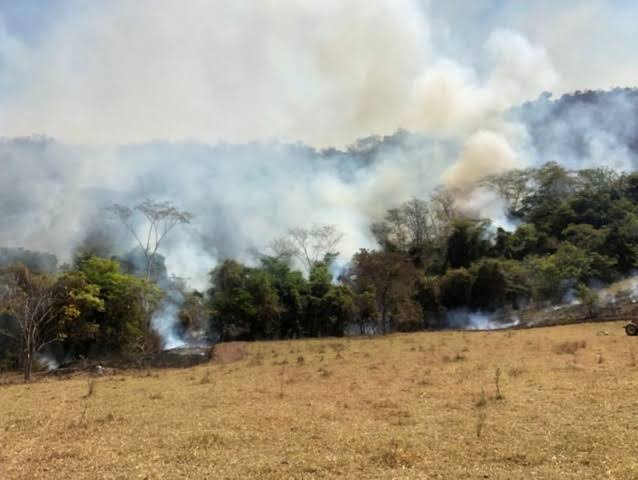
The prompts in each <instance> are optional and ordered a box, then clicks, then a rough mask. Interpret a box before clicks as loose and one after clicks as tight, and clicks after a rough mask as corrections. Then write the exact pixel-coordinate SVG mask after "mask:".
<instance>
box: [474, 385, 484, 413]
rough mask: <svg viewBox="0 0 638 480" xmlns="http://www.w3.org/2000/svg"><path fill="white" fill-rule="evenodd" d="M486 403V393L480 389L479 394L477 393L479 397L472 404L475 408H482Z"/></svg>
mask: <svg viewBox="0 0 638 480" xmlns="http://www.w3.org/2000/svg"><path fill="white" fill-rule="evenodd" d="M486 405H487V395H485V390H484V389H481V394H480V395H479V397H478V398H477V399H476V400H475V401H474V406H475V407H476V408H483V407H485V406H486Z"/></svg>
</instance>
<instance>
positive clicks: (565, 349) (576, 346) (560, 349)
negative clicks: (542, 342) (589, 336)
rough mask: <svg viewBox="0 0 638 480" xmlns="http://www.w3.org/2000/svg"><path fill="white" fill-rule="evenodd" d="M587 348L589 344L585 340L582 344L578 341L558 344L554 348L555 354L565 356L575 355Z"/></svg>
mask: <svg viewBox="0 0 638 480" xmlns="http://www.w3.org/2000/svg"><path fill="white" fill-rule="evenodd" d="M586 347H587V342H585V341H584V340H581V341H580V342H578V341H573V342H561V343H559V344H557V345H556V346H554V352H555V353H557V354H559V355H564V354H569V355H574V354H575V353H576V352H577V351H578V350H580V349H581V348H586Z"/></svg>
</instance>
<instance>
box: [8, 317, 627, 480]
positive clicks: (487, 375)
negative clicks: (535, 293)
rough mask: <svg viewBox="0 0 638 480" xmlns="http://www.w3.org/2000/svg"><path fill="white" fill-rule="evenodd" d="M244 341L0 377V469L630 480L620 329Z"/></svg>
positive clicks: (36, 474) (14, 475)
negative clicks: (222, 359) (182, 366)
mask: <svg viewBox="0 0 638 480" xmlns="http://www.w3.org/2000/svg"><path fill="white" fill-rule="evenodd" d="M245 348H246V354H245V356H244V358H243V359H241V360H239V361H236V362H232V363H216V364H210V365H204V366H200V367H196V368H192V369H187V370H155V371H150V372H138V373H127V374H123V375H119V374H118V375H111V376H105V377H100V378H98V379H96V380H95V383H94V384H93V385H92V386H91V385H90V379H88V378H87V377H74V378H72V379H67V380H57V379H45V380H43V381H39V382H37V383H34V384H31V385H6V386H2V387H0V478H2V479H5V478H7V479H34V478H51V479H55V478H59V479H69V478H73V479H84V478H86V479H94V478H113V479H115V478H118V479H119V478H121V479H131V478H148V479H156V478H157V479H160V478H167V479H168V478H171V479H172V478H185V479H186V478H188V479H198V478H209V479H248V478H265V479H280V478H294V479H302V478H348V479H363V478H378V479H389V478H397V479H398V478H401V479H437V478H441V479H462V478H480V479H482V478H490V479H531V478H542V479H557V478H561V479H571V478H573V479H577V478H578V479H602V478H615V479H625V478H626V479H632V478H638V464H637V462H636V461H635V460H634V458H635V454H636V452H635V449H636V445H638V429H636V426H637V425H638V408H637V406H638V396H637V393H638V388H637V387H638V367H637V366H636V365H637V364H636V356H637V355H638V339H636V338H631V337H626V336H625V335H624V333H623V330H622V324H621V323H599V324H584V325H572V326H566V327H555V328H547V329H535V330H525V331H523V330H519V331H507V332H445V333H419V334H409V335H393V336H389V337H385V338H375V339H322V340H308V341H291V342H268V343H255V344H249V345H246V347H245ZM634 352H635V353H634Z"/></svg>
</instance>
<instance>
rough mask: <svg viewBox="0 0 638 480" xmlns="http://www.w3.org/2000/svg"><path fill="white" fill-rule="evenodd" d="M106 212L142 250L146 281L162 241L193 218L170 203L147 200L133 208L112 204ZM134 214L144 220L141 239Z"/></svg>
mask: <svg viewBox="0 0 638 480" xmlns="http://www.w3.org/2000/svg"><path fill="white" fill-rule="evenodd" d="M107 210H108V211H109V212H110V213H111V214H112V215H113V216H115V217H116V218H118V219H119V220H120V221H121V222H122V224H123V225H124V226H125V227H126V229H127V230H128V231H129V232H130V233H131V235H133V237H134V238H135V240H136V242H137V244H138V246H139V247H140V249H141V250H142V253H143V254H144V260H145V263H146V265H145V278H146V280H149V279H150V278H151V270H152V268H153V262H154V261H155V256H156V255H157V251H158V250H159V247H160V244H161V243H162V240H164V238H165V237H166V235H168V233H169V232H170V231H171V230H173V229H174V228H175V227H176V226H178V225H182V224H187V223H190V221H191V220H192V218H193V214H191V213H190V212H187V211H182V210H178V209H177V208H176V207H175V206H174V205H173V204H171V203H170V202H157V201H153V200H149V199H146V200H144V201H143V202H142V203H140V204H139V205H137V206H135V207H134V208H130V207H127V206H125V205H119V204H114V205H112V206H111V207H109V208H108V209H107ZM135 212H138V213H140V214H141V215H142V216H143V217H144V219H145V220H146V229H145V233H144V234H143V235H142V236H141V237H140V235H138V230H137V229H136V226H137V225H136V224H135V222H134V217H135Z"/></svg>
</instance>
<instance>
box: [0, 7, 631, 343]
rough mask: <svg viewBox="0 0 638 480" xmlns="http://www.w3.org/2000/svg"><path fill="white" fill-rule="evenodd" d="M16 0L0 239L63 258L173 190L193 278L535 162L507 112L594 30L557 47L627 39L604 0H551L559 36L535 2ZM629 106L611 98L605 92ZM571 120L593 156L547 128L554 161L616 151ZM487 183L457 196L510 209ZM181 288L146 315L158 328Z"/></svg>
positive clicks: (172, 262)
mask: <svg viewBox="0 0 638 480" xmlns="http://www.w3.org/2000/svg"><path fill="white" fill-rule="evenodd" d="M18 3H19V4H20V6H15V5H13V6H11V7H7V6H5V4H4V3H1V2H0V112H1V113H0V135H3V136H4V137H5V140H3V141H2V142H0V168H1V171H2V174H1V175H0V246H3V245H7V246H24V247H25V248H30V249H33V250H41V251H50V252H53V253H55V254H57V255H58V256H59V257H60V258H61V259H62V261H65V260H68V258H69V256H70V253H71V252H72V250H73V248H74V247H75V246H76V245H77V244H78V243H79V242H82V241H83V240H85V239H86V238H87V236H91V235H92V236H93V237H92V238H98V237H99V235H98V236H96V234H95V232H104V231H108V232H109V235H107V237H108V238H102V240H104V241H105V243H107V244H109V245H111V246H113V247H115V248H118V249H119V250H122V251H128V250H130V248H131V247H132V246H133V245H132V243H131V239H130V238H129V237H128V236H127V235H126V232H124V231H122V229H119V228H116V227H115V225H112V224H108V222H107V220H106V219H105V218H104V214H103V211H102V208H103V207H105V206H107V205H109V204H111V203H114V202H118V203H123V204H128V205H135V204H136V203H137V202H139V201H141V200H142V199H143V198H146V197H152V198H155V199H158V200H169V201H171V202H173V203H175V204H176V205H177V206H179V207H180V208H182V209H185V210H188V211H191V212H192V213H194V214H195V219H194V221H193V223H192V225H190V226H188V227H187V228H182V229H179V230H176V231H175V232H174V233H173V234H172V235H171V236H169V237H167V239H166V242H165V244H164V245H163V248H162V252H161V253H162V254H163V255H164V256H165V257H166V265H167V269H168V271H169V273H171V274H174V275H178V276H180V277H184V278H186V279H187V280H188V281H189V283H190V284H191V285H192V286H194V287H196V288H199V289H204V288H205V287H206V284H207V272H208V271H209V270H210V269H211V268H212V267H214V266H215V264H216V263H217V262H219V261H220V260H222V259H225V258H228V257H235V258H238V259H240V260H244V261H249V260H250V255H249V254H248V252H249V251H251V250H252V249H254V248H257V249H263V248H264V246H265V245H266V244H267V243H268V242H269V241H270V240H271V239H272V238H274V237H276V236H279V235H281V234H282V233H284V232H285V231H286V230H287V229H289V228H291V227H295V226H307V225H310V224H312V223H328V224H336V225H337V227H338V228H339V229H340V230H341V231H342V232H343V233H344V234H345V236H344V241H343V242H342V244H341V245H340V252H341V254H342V258H341V260H340V261H341V262H343V261H344V259H347V258H349V257H350V255H352V254H353V253H354V252H356V251H357V250H358V249H359V248H361V247H372V246H373V245H374V242H373V239H372V238H371V236H370V234H369V224H370V223H371V221H372V220H374V219H377V218H379V217H380V216H382V214H383V213H384V211H385V210H386V209H387V208H389V207H393V206H396V205H397V204H400V203H401V202H403V201H404V200H406V199H408V198H411V197H421V198H423V197H426V196H427V195H428V193H429V192H431V191H432V190H433V189H434V188H435V187H436V186H437V185H439V184H441V183H446V184H447V185H449V186H453V187H456V188H459V189H460V190H461V191H468V189H470V185H471V184H472V182H473V181H474V180H476V179H477V178H479V177H481V176H483V175H486V174H489V173H496V172H499V171H503V170H505V169H509V168H515V167H524V166H528V165H534V164H538V163H540V162H541V161H542V159H544V158H545V154H546V153H547V152H548V149H547V148H545V145H546V144H545V143H544V142H539V141H538V139H539V138H545V137H543V135H537V134H535V133H538V131H539V129H538V128H536V126H535V125H536V124H534V125H532V127H533V128H531V129H530V128H529V119H530V115H531V114H530V112H524V114H523V115H522V116H516V115H509V114H507V115H504V113H505V112H509V111H510V109H511V108H513V107H516V106H518V105H520V104H521V103H523V102H525V101H527V100H532V99H535V98H537V97H538V96H539V95H540V94H541V93H542V92H543V91H545V90H550V89H552V90H555V91H564V90H565V89H567V88H573V87H575V86H579V85H581V83H579V82H584V81H585V80H584V79H591V78H593V77H587V76H583V75H582V73H583V71H591V70H592V69H591V68H590V66H589V65H585V64H584V63H583V62H582V60H579V59H583V58H589V53H590V52H591V51H592V50H590V49H587V48H586V47H587V45H588V44H587V43H585V44H584V45H585V47H583V48H584V49H585V50H586V51H587V52H588V54H587V55H583V54H577V53H574V52H573V50H574V49H579V48H581V47H580V42H582V41H583V39H584V37H586V35H580V34H581V33H582V32H583V31H587V29H590V28H591V29H592V30H595V31H596V32H598V35H597V36H596V37H595V38H598V39H601V38H603V37H604V35H603V34H602V33H600V32H603V33H605V34H609V35H608V37H607V38H610V39H613V40H614V41H616V42H618V43H619V44H622V45H625V43H623V42H622V41H621V40H622V39H625V38H629V37H625V35H626V34H627V32H628V30H627V29H626V28H625V27H626V25H628V24H626V22H625V20H622V19H623V18H625V17H626V16H627V15H626V14H627V12H626V11H622V10H623V8H625V7H623V8H620V7H618V9H616V10H614V9H613V8H611V7H609V6H603V5H602V4H601V2H581V3H587V4H588V5H590V8H589V9H587V8H585V7H583V6H582V5H576V4H575V3H574V2H572V1H564V2H562V3H561V2H558V3H559V4H560V5H556V4H555V2H552V4H551V8H552V11H553V15H552V17H553V18H561V25H566V26H568V28H569V31H570V32H572V33H574V37H572V38H571V39H567V40H565V39H559V38H558V37H557V36H556V35H555V34H554V33H553V31H554V30H555V29H552V31H548V30H547V29H546V28H545V27H544V25H547V24H548V22H546V18H547V17H546V15H542V16H541V15H540V13H546V12H544V11H543V10H542V9H539V8H537V6H534V7H525V8H522V7H521V6H518V7H517V8H516V9H514V8H512V7H510V6H507V5H500V7H502V8H500V7H499V8H496V7H495V6H493V5H492V6H491V7H490V5H491V4H492V3H494V2H493V1H489V2H487V3H485V4H484V6H483V7H482V8H479V7H476V6H468V3H467V2H462V4H461V3H459V2H458V1H456V0H454V1H450V2H428V1H422V0H372V1H371V0H352V1H348V2H338V1H335V0H328V1H322V2H298V1H294V0H267V1H262V2H253V1H248V0H238V1H234V2H222V1H217V2H210V1H205V0H191V1H189V2H174V1H171V0H140V1H136V2H130V1H125V0H113V1H110V2H90V1H87V0H68V1H66V2H57V1H55V2H54V1H52V2H45V3H43V2H37V3H34V2H33V1H32V0H24V2H18ZM496 3H499V4H500V2H496ZM444 4H445V5H444ZM535 4H543V5H545V6H546V7H547V8H549V6H548V5H549V4H548V3H547V2H545V1H542V2H540V3H539V2H535ZM492 7H493V8H492ZM626 8H629V7H626ZM610 10H613V11H610ZM487 11H489V12H491V13H490V14H489V15H492V16H489V15H487V13H486V12H487ZM621 11H622V12H621ZM35 12H37V13H35ZM592 12H593V13H592ZM602 13H605V14H607V15H602ZM621 13H622V15H621ZM631 13H633V14H635V11H634V10H632V12H631ZM486 15H487V17H486ZM477 16H481V21H480V22H479V21H477ZM27 19H29V20H27ZM593 19H596V23H594V22H593ZM601 19H609V22H608V23H607V24H604V25H603V26H600V24H601V23H604V22H601V21H600V20H601ZM612 23H613V25H612ZM479 24H480V25H479ZM616 24H617V25H616ZM631 31H632V32H633V29H632V30H631ZM576 34H579V35H578V36H576ZM566 41H567V42H569V41H572V44H569V45H564V43H565V42H566ZM602 44H604V42H602V43H601V45H602ZM626 44H627V45H629V44H630V42H626ZM585 50H582V51H585ZM599 50H600V49H599ZM582 51H580V52H581V53H582ZM623 52H624V53H623ZM633 54H634V52H633V49H629V51H627V49H620V48H619V49H617V50H615V51H614V52H613V55H612V56H611V57H612V58H610V60H609V62H610V63H609V68H605V69H602V68H598V69H596V72H597V75H598V77H596V78H600V75H601V74H600V73H599V72H610V73H606V74H607V75H612V74H614V72H616V71H617V72H619V73H618V76H617V77H611V76H610V77H607V78H606V79H600V82H599V83H597V84H596V85H600V86H608V85H611V84H613V83H616V82H622V81H625V80H627V79H630V78H636V77H635V76H633V77H632V74H633V73H635V72H634V70H633V69H634V67H631V65H633V63H635V62H631V61H628V59H632V58H633ZM623 55H624V56H623ZM596 58H597V59H598V60H600V61H602V58H601V57H600V56H599V55H596ZM557 60H558V61H557ZM620 60H623V61H624V63H622V62H621V61H620ZM578 62H580V63H578ZM557 65H560V67H561V68H560V70H559V69H557V68H556V66H557ZM564 65H566V66H567V68H563V66H564ZM623 65H624V66H623ZM587 81H589V80H587ZM582 85H583V86H588V84H585V83H583V84H582ZM546 103H547V105H546V107H544V108H543V109H542V111H541V112H539V111H535V112H532V113H533V114H534V115H532V116H533V117H534V118H535V119H537V120H538V124H539V125H542V124H543V119H544V118H547V117H548V116H551V115H553V110H552V107H551V104H552V103H551V102H546ZM626 104H627V102H626V101H625V98H624V97H622V96H619V98H618V102H617V105H615V107H614V108H616V110H617V111H619V112H620V111H623V112H626V110H627V109H626ZM623 109H624V110H623ZM577 118H578V119H581V120H579V121H580V123H579V124H578V125H580V128H581V130H579V131H580V132H584V133H585V134H586V135H585V136H586V138H590V139H592V140H591V144H590V148H589V150H588V152H589V153H588V154H587V155H586V156H582V155H581V156H579V155H578V154H576V153H575V152H576V151H577V150H576V149H574V148H572V147H571V146H569V145H567V143H566V142H564V141H562V140H561V137H560V136H561V132H562V129H564V127H561V126H556V125H554V126H553V127H552V128H553V130H552V135H553V137H551V138H555V139H556V145H560V146H561V147H560V148H561V149H560V150H556V149H557V148H558V147H556V149H555V150H553V152H555V153H556V156H557V157H559V156H560V158H561V159H563V160H564V161H569V162H572V161H573V162H575V163H576V162H577V163H578V164H581V165H582V164H587V165H606V163H605V162H607V161H609V160H610V159H612V161H613V165H614V166H618V167H620V168H625V167H626V166H627V165H630V164H632V162H633V160H634V157H633V156H632V154H631V152H630V151H629V150H627V148H626V147H624V146H622V142H621V141H620V139H619V138H618V137H616V136H614V135H610V134H609V132H607V131H605V130H601V129H600V128H599V126H598V125H597V123H596V120H595V118H594V117H587V118H589V120H582V118H583V116H582V115H578V112H574V114H573V118H571V117H570V118H566V119H565V125H567V126H570V125H573V122H572V120H573V119H577ZM407 130H409V131H413V132H417V133H407V132H406V131H407ZM590 132H593V134H592V135H589V133H590ZM541 133H542V132H541ZM33 134H44V135H47V137H36V138H33V137H31V135H33ZM564 151H569V152H570V155H569V156H561V155H562V154H563V153H564ZM610 153H613V155H612V156H610ZM550 159H551V158H550ZM563 160H561V161H563ZM493 200H494V199H493V198H490V197H489V195H487V194H486V193H485V192H483V193H481V192H478V193H477V192H474V191H472V192H471V193H467V194H466V195H465V196H464V197H461V198H460V199H459V201H460V202H461V203H462V204H465V205H466V206H468V208H469V207H472V208H474V209H478V210H479V213H480V214H483V215H485V214H489V215H490V216H492V217H494V218H499V216H498V214H499V210H500V213H501V217H500V218H501V220H499V221H498V223H499V224H500V225H503V226H507V221H508V220H507V218H506V216H505V215H504V214H503V212H502V208H501V207H500V206H499V204H498V203H497V202H495V201H493ZM178 303H179V302H167V303H166V305H165V306H166V308H165V312H166V315H163V316H160V317H158V319H157V320H156V324H157V325H158V328H159V329H161V330H162V331H166V329H165V325H167V322H166V321H165V319H166V318H170V316H171V315H173V314H174V313H175V312H174V311H173V310H171V309H172V308H173V307H174V306H175V305H176V304H178ZM166 332H167V333H166V335H167V337H166V338H169V339H170V335H171V334H170V329H169V330H168V331H166Z"/></svg>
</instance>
